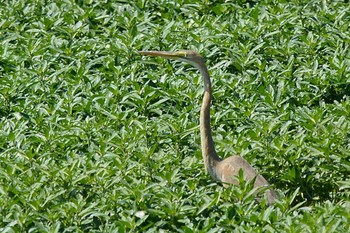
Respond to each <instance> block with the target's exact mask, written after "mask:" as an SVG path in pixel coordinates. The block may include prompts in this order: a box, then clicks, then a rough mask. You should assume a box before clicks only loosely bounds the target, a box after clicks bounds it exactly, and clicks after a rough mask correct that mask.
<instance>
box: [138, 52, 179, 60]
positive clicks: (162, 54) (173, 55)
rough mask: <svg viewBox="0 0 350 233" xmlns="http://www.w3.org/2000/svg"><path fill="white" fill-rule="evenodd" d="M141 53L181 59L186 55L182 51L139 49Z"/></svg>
mask: <svg viewBox="0 0 350 233" xmlns="http://www.w3.org/2000/svg"><path fill="white" fill-rule="evenodd" d="M139 53H140V54H142V55H146V56H153V57H163V58H168V59H179V58H183V57H185V54H183V53H181V52H166V51H139Z"/></svg>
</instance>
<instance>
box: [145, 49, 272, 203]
mask: <svg viewBox="0 0 350 233" xmlns="http://www.w3.org/2000/svg"><path fill="white" fill-rule="evenodd" d="M140 53H141V54H143V55H147V56H159V57H163V58H168V59H175V60H181V61H184V62H187V63H190V64H191V65H193V66H195V67H196V68H198V70H199V71H200V73H201V75H202V77H203V83H204V95H203V101H202V107H201V111H200V134H201V147H202V156H203V160H204V165H205V167H206V170H207V172H208V173H209V174H210V176H211V177H212V179H214V180H216V181H219V182H223V183H224V186H227V183H231V184H234V185H237V184H238V181H237V179H235V176H238V174H239V171H240V170H241V169H242V170H243V174H244V177H245V179H246V180H247V181H251V180H253V179H254V178H255V183H254V187H255V188H259V187H263V186H269V185H270V184H269V183H268V182H267V181H266V180H265V178H264V177H263V176H261V175H259V174H258V173H257V172H256V171H255V169H254V168H253V167H252V166H251V165H250V164H249V163H248V162H247V160H245V159H244V158H242V157H240V156H231V157H228V158H226V159H224V160H222V159H221V158H220V157H219V156H218V155H217V153H216V151H215V147H214V141H213V138H212V133H211V126H210V105H211V99H212V91H211V81H210V77H209V72H208V69H207V67H206V65H205V62H204V59H203V58H202V56H201V55H199V54H198V53H197V52H195V51H188V50H184V51H178V52H164V51H140ZM266 194H267V201H268V203H270V204H271V203H273V202H274V201H275V200H276V199H277V195H276V193H275V192H274V190H273V189H271V188H269V190H268V191H267V192H266Z"/></svg>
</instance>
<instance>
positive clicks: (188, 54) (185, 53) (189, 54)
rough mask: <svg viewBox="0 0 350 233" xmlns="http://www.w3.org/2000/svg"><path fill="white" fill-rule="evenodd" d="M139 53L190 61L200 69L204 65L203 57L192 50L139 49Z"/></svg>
mask: <svg viewBox="0 0 350 233" xmlns="http://www.w3.org/2000/svg"><path fill="white" fill-rule="evenodd" d="M139 53H140V54H142V55H146V56H153V57H163V58H167V59H173V60H180V61H183V62H187V63H190V64H191V65H193V66H195V67H196V68H198V69H200V68H201V67H203V66H205V64H204V59H203V57H202V56H201V55H200V54H199V53H197V52H196V51H193V50H179V51H176V52H166V51H139Z"/></svg>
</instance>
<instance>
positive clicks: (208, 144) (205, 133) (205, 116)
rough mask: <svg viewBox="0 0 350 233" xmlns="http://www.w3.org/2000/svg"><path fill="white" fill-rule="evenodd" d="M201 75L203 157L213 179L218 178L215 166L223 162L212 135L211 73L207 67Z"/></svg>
mask: <svg viewBox="0 0 350 233" xmlns="http://www.w3.org/2000/svg"><path fill="white" fill-rule="evenodd" d="M200 72H201V75H202V77H203V82H204V96H203V101H202V107H201V112H200V134H201V146H202V155H203V159H204V164H205V167H206V170H207V171H208V172H209V173H210V175H211V176H212V177H213V178H216V172H215V166H216V164H217V163H218V162H219V161H220V160H221V159H220V158H219V157H218V155H217V154H216V151H215V147H214V141H213V138H212V135H211V127H210V105H211V99H212V92H211V82H210V77H209V72H208V69H207V68H206V67H204V68H203V67H201V69H200Z"/></svg>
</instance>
